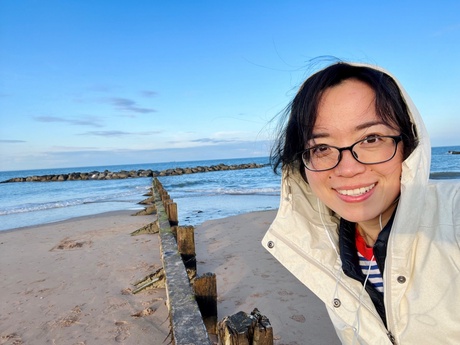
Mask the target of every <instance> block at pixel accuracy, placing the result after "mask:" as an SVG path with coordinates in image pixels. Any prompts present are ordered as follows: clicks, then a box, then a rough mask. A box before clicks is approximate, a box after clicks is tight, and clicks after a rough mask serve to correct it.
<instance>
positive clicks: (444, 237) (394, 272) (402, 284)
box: [263, 62, 460, 345]
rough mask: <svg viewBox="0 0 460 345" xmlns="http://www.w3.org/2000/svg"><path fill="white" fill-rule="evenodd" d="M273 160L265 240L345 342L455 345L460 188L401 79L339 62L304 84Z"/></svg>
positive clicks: (459, 331)
mask: <svg viewBox="0 0 460 345" xmlns="http://www.w3.org/2000/svg"><path fill="white" fill-rule="evenodd" d="M288 115H289V118H288V120H287V123H286V125H285V127H284V129H283V131H282V132H281V134H280V137H279V139H278V143H277V146H275V149H274V150H273V153H272V160H273V163H274V168H275V171H276V169H277V168H278V167H279V165H282V168H283V169H282V172H283V177H282V191H281V202H280V207H279V210H278V214H277V216H276V218H275V220H274V222H273V224H272V225H271V227H270V229H269V230H268V232H267V234H266V235H265V237H264V239H263V245H264V246H265V247H266V248H267V249H268V250H269V251H270V252H271V253H272V254H273V255H274V256H275V257H276V258H277V259H278V260H279V261H280V262H281V263H282V264H283V265H284V266H285V267H286V268H288V269H289V270H290V271H291V272H292V273H293V274H294V275H295V276H296V277H297V278H298V279H299V280H300V281H302V282H303V283H304V284H305V285H306V286H307V287H308V288H309V289H310V290H311V291H313V292H314V293H315V294H316V295H317V296H318V297H319V298H320V299H321V300H322V301H323V302H324V303H325V305H326V308H327V311H328V313H329V316H330V318H331V320H332V323H333V325H334V327H335V329H336V331H337V334H338V336H339V338H340V340H341V341H342V343H343V344H372V345H375V344H460V312H458V311H459V310H460V245H459V241H460V184H458V183H456V184H455V183H448V182H437V183H435V182H433V181H428V177H429V169H430V153H431V148H430V143H429V139H428V135H427V132H426V130H425V127H424V125H423V122H422V120H421V118H420V115H419V113H418V111H417V109H416V108H415V106H414V105H413V103H412V101H411V100H410V98H409V97H408V96H407V94H406V93H405V91H404V90H403V89H402V87H401V86H400V85H399V84H398V82H397V81H396V80H395V79H394V78H392V77H391V76H390V75H389V74H388V73H386V72H384V71H383V70H381V69H379V68H375V67H370V66H367V65H352V64H346V63H342V62H340V63H336V64H333V65H331V66H329V67H327V68H326V69H324V70H322V71H319V72H317V73H315V74H314V75H312V76H311V77H310V78H308V79H307V80H306V81H305V83H304V84H303V85H302V86H301V88H300V90H299V91H298V93H297V95H296V97H295V98H294V100H293V101H292V102H291V104H290V106H289V108H288Z"/></svg>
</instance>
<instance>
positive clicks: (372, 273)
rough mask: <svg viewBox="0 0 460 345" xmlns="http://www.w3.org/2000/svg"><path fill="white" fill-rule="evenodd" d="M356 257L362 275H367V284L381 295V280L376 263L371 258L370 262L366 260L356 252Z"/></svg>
mask: <svg viewBox="0 0 460 345" xmlns="http://www.w3.org/2000/svg"><path fill="white" fill-rule="evenodd" d="M358 257H359V266H360V267H361V270H362V271H363V274H364V275H365V276H367V274H369V278H368V282H369V283H371V284H372V285H373V286H374V287H375V289H376V290H377V291H379V292H381V293H383V278H382V274H381V273H380V270H379V267H378V266H377V262H376V261H375V260H374V259H373V258H372V260H367V259H366V258H365V257H364V256H363V255H362V254H361V253H360V252H358Z"/></svg>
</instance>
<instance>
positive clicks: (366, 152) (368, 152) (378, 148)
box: [300, 135, 402, 171]
mask: <svg viewBox="0 0 460 345" xmlns="http://www.w3.org/2000/svg"><path fill="white" fill-rule="evenodd" d="M401 140H402V135H397V136H391V135H383V136H381V135H372V136H370V137H367V138H365V139H363V140H360V141H357V142H356V143H354V144H353V145H351V146H348V147H335V146H329V145H317V146H313V147H310V148H308V149H306V150H305V151H303V152H301V153H300V154H301V157H302V162H303V164H304V165H305V167H306V168H307V169H308V170H310V171H326V170H331V169H334V168H335V167H336V166H337V165H339V163H340V161H341V160H342V152H343V151H350V152H351V155H352V156H353V158H354V159H356V160H357V161H358V162H360V163H362V164H379V163H385V162H388V161H389V160H391V159H392V158H393V157H394V156H395V154H396V149H397V147H398V143H399V142H400V141H401Z"/></svg>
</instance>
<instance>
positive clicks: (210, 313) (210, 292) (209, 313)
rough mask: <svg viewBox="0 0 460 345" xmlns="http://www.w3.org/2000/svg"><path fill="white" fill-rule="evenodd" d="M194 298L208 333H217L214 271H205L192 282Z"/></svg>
mask: <svg viewBox="0 0 460 345" xmlns="http://www.w3.org/2000/svg"><path fill="white" fill-rule="evenodd" d="M193 288H194V290H195V298H196V302H197V303H198V308H200V312H201V316H202V317H203V321H204V325H205V326H206V330H207V331H208V333H209V334H214V335H217V280H216V275H215V273H205V274H203V275H202V276H201V277H197V278H195V280H194V282H193Z"/></svg>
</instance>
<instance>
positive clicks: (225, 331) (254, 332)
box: [217, 308, 273, 345]
mask: <svg viewBox="0 0 460 345" xmlns="http://www.w3.org/2000/svg"><path fill="white" fill-rule="evenodd" d="M217 332H218V334H219V341H220V343H219V344H221V345H273V329H272V327H271V325H270V321H269V320H268V318H267V317H266V316H263V315H261V314H260V312H259V310H257V308H256V309H254V311H253V312H252V313H251V315H248V314H246V313H245V312H243V311H240V312H238V313H236V314H234V315H232V316H227V317H225V318H224V319H223V320H222V321H221V322H219V323H218V325H217Z"/></svg>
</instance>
